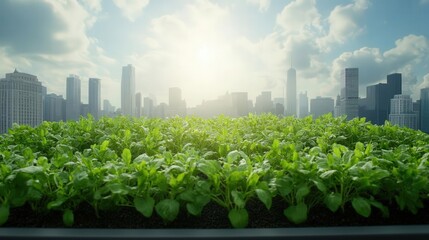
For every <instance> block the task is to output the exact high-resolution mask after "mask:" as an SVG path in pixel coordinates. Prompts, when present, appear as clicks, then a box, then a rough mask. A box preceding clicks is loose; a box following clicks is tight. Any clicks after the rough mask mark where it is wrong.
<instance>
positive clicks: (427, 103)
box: [420, 87, 429, 133]
mask: <svg viewBox="0 0 429 240" xmlns="http://www.w3.org/2000/svg"><path fill="white" fill-rule="evenodd" d="M420 130H422V131H423V132H425V133H429V87H427V88H423V89H421V90H420Z"/></svg>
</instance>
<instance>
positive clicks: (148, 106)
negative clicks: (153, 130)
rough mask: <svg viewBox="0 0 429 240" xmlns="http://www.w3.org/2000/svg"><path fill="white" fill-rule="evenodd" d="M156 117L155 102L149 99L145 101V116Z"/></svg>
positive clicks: (146, 98)
mask: <svg viewBox="0 0 429 240" xmlns="http://www.w3.org/2000/svg"><path fill="white" fill-rule="evenodd" d="M153 115H154V104H153V100H152V99H151V98H149V97H145V98H144V99H143V116H145V117H148V118H151V117H153Z"/></svg>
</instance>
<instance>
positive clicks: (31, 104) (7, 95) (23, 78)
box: [0, 69, 44, 133]
mask: <svg viewBox="0 0 429 240" xmlns="http://www.w3.org/2000/svg"><path fill="white" fill-rule="evenodd" d="M43 91H44V87H43V86H42V83H41V82H39V80H38V79H37V77H36V76H34V75H31V74H27V73H20V72H18V71H17V70H16V69H15V71H14V72H13V73H7V74H6V78H4V79H1V80H0V133H5V132H7V130H8V129H9V128H10V127H12V124H13V123H18V124H25V125H30V126H33V127H34V126H37V125H39V124H40V123H42V121H43Z"/></svg>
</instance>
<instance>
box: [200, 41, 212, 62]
mask: <svg viewBox="0 0 429 240" xmlns="http://www.w3.org/2000/svg"><path fill="white" fill-rule="evenodd" d="M214 58H215V51H214V49H213V47H212V46H209V45H207V44H203V45H202V46H200V47H199V48H198V49H197V60H198V63H199V64H200V65H207V64H209V63H212V62H213V61H214V60H215V59H214Z"/></svg>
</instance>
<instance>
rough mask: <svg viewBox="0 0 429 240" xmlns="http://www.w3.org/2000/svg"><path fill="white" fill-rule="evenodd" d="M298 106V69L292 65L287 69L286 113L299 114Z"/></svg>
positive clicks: (289, 114) (290, 114) (288, 114)
mask: <svg viewBox="0 0 429 240" xmlns="http://www.w3.org/2000/svg"><path fill="white" fill-rule="evenodd" d="M296 106H297V104H296V70H295V68H293V67H291V68H289V70H288V71H287V83H286V115H287V116H297V113H296Z"/></svg>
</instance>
